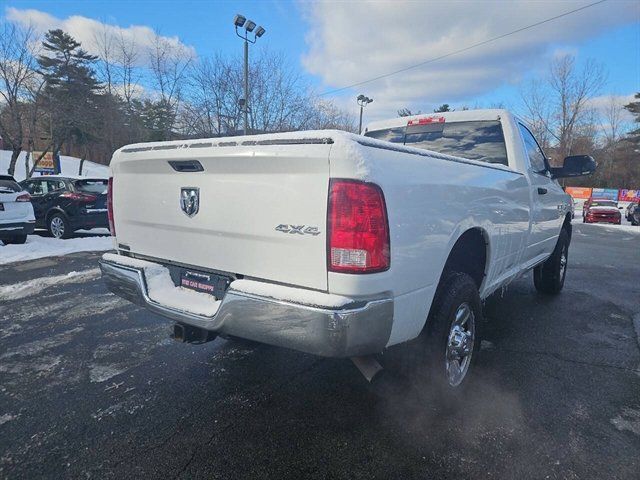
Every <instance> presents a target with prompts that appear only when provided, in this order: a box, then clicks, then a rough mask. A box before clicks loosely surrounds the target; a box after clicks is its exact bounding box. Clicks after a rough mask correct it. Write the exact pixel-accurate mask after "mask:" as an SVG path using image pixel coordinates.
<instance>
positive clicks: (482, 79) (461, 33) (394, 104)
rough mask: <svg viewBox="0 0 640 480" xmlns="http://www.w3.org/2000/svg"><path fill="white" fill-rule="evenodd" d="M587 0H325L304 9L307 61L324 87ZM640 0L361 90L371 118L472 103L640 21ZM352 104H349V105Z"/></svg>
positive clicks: (555, 24) (598, 9) (523, 34)
mask: <svg viewBox="0 0 640 480" xmlns="http://www.w3.org/2000/svg"><path fill="white" fill-rule="evenodd" d="M585 4H587V2H586V1H585V0H566V1H563V2H532V1H531V0H512V1H508V2H502V1H501V2H488V1H483V2H480V1H474V2H470V1H429V2H426V1H425V2H421V1H409V0H404V1H400V0H398V1H376V2H374V1H367V2H363V1H361V2H354V1H351V2H336V1H331V0H320V1H318V2H315V3H302V4H301V5H300V6H301V8H302V10H303V13H304V15H305V18H306V19H307V21H308V24H309V26H310V32H309V34H308V36H307V44H308V52H307V54H306V55H305V56H304V57H303V65H304V66H305V68H306V69H307V71H309V72H310V73H312V74H315V75H318V76H320V78H321V79H322V81H323V82H324V84H325V86H326V88H327V89H328V90H330V89H332V88H337V87H342V86H344V85H349V84H352V83H356V82H359V81H362V80H366V79H369V78H372V77H375V76H378V75H383V74H386V73H388V72H391V71H395V70H399V69H402V68H405V67H407V66H409V65H413V64H416V63H420V62H423V61H425V60H429V59H432V58H435V57H438V56H441V55H444V54H447V53H449V52H451V51H454V50H458V49H461V48H464V47H466V46H469V45H472V44H474V43H478V42H482V41H485V40H487V39H489V38H492V37H495V36H498V35H501V34H503V33H506V32H509V31H512V30H515V29H517V28H521V27H524V26H527V25H530V24H532V23H535V22H538V21H541V20H544V19H546V18H549V17H553V16H555V15H559V14H562V13H564V12H567V11H569V10H572V9H575V8H579V7H581V6H584V5H585ZM638 18H640V4H639V3H637V2H635V1H627V0H617V1H615V2H614V1H611V2H607V3H604V4H601V5H597V6H594V7H591V8H588V9H586V10H583V11H580V12H577V13H574V14H572V15H569V16H567V17H563V18H561V19H558V20H556V21H553V22H549V23H546V24H543V25H540V26H538V27H534V28H532V29H529V30H526V31H523V32H520V33H517V34H514V35H510V36H508V37H506V38H504V39H501V40H497V41H495V42H492V43H489V44H487V45H484V46H481V47H478V48H474V49H472V50H469V51H467V52H464V53H460V54H458V55H455V56H452V57H449V58H446V59H443V60H439V61H436V62H434V63H431V64H428V65H425V66H422V67H418V68H415V69H412V70H408V71H406V72H403V73H399V74H397V75H394V76H391V77H387V78H384V79H381V80H378V81H375V82H372V83H368V84H366V85H362V86H360V87H356V88H355V89H354V90H353V91H352V92H351V93H365V94H367V95H368V96H370V97H373V98H374V99H375V101H374V103H373V104H371V105H370V106H369V107H367V110H368V112H367V113H368V114H369V115H368V116H369V118H373V117H379V116H389V115H392V116H393V115H395V112H396V110H397V109H399V108H402V107H411V108H425V107H426V106H429V105H434V104H440V103H445V102H447V103H454V102H464V101H469V100H472V99H473V98H474V97H477V96H479V95H482V94H484V93H487V92H489V91H491V90H493V89H495V88H497V87H499V86H500V85H503V84H516V83H519V82H520V81H521V79H522V78H523V76H525V75H527V74H528V73H531V72H534V71H536V70H540V71H542V69H543V68H544V67H545V66H546V64H547V62H548V60H549V58H550V56H552V55H553V54H554V52H558V51H559V49H563V50H566V49H572V48H575V47H574V45H575V44H576V43H578V42H580V41H582V40H585V39H587V38H591V37H594V36H596V35H598V34H601V33H603V32H604V31H606V30H608V29H611V28H614V27H616V26H619V25H623V24H625V23H632V22H634V21H635V22H637V20H638ZM351 103H353V102H350V104H351Z"/></svg>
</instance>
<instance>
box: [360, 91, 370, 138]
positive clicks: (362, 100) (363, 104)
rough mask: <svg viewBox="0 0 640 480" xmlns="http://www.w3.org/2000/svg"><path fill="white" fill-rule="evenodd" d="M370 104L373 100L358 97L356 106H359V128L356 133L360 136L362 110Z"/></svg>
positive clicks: (362, 96) (361, 96)
mask: <svg viewBox="0 0 640 480" xmlns="http://www.w3.org/2000/svg"><path fill="white" fill-rule="evenodd" d="M371 102H373V98H369V97H366V96H364V95H362V94H360V95H358V105H360V126H359V127H358V133H359V134H360V135H362V110H363V109H364V107H366V106H367V105H369V104H370V103H371Z"/></svg>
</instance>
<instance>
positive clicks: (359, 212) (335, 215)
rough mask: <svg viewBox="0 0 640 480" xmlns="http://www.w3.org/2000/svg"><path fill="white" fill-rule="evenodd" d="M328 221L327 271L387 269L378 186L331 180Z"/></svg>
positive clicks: (385, 231)
mask: <svg viewBox="0 0 640 480" xmlns="http://www.w3.org/2000/svg"><path fill="white" fill-rule="evenodd" d="M327 223H328V235H327V250H328V251H327V256H328V268H329V271H331V272H341V273H374V272H382V271H384V270H388V269H389V265H390V254H389V222H388V220H387V208H386V206H385V203H384V195H383V193H382V190H381V189H380V187H379V186H378V185H375V184H373V183H366V182H361V181H357V180H340V179H334V180H331V183H330V185H329V211H328V213H327Z"/></svg>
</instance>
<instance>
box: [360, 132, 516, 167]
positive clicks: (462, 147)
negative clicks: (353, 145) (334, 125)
mask: <svg viewBox="0 0 640 480" xmlns="http://www.w3.org/2000/svg"><path fill="white" fill-rule="evenodd" d="M365 136H367V137H371V138H376V139H378V140H385V141H387V142H393V143H402V144H403V145H407V146H411V147H416V148H422V149H425V150H432V151H434V152H438V153H445V154H447V155H454V156H456V157H462V158H467V159H469V160H478V161H481V162H487V163H500V164H502V165H508V161H507V149H506V146H505V142H504V135H503V133H502V126H501V125H500V122H499V121H476V122H453V123H451V122H449V123H447V122H438V123H427V124H424V125H409V126H406V127H395V128H389V129H384V130H376V131H372V132H367V133H366V134H365Z"/></svg>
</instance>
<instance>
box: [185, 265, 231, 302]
mask: <svg viewBox="0 0 640 480" xmlns="http://www.w3.org/2000/svg"><path fill="white" fill-rule="evenodd" d="M231 280H232V279H231V278H229V277H226V276H224V275H218V274H216V273H208V272H199V271H195V270H190V269H186V268H185V269H181V270H180V283H179V285H180V286H181V287H183V288H187V289H189V290H193V291H195V292H199V293H205V294H208V295H213V296H214V297H216V298H218V299H220V298H222V297H224V294H225V292H226V291H227V288H229V285H230V284H231Z"/></svg>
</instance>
